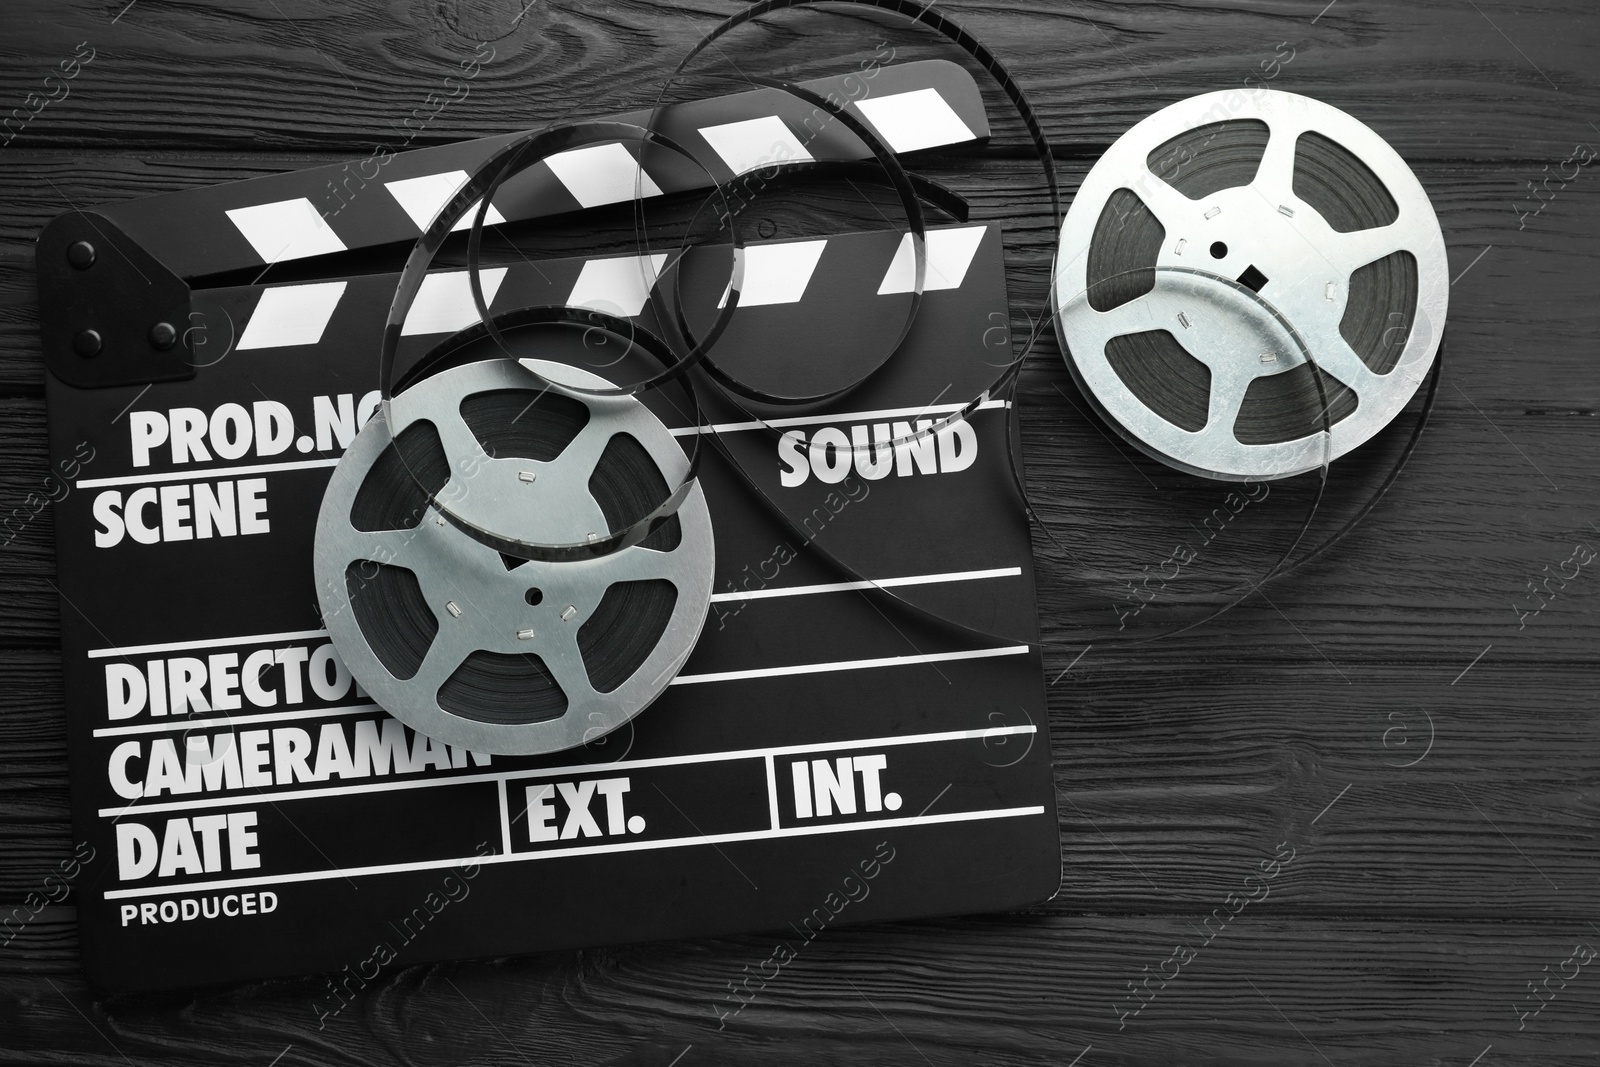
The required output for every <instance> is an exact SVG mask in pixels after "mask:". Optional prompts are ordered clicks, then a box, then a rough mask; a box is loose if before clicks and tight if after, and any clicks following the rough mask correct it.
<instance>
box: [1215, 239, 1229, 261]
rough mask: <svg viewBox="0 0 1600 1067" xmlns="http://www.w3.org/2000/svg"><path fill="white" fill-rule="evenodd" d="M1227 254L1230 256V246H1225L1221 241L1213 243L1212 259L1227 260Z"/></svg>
mask: <svg viewBox="0 0 1600 1067" xmlns="http://www.w3.org/2000/svg"><path fill="white" fill-rule="evenodd" d="M1227 254H1228V246H1227V245H1225V244H1223V243H1222V242H1221V241H1213V242H1212V243H1211V258H1212V259H1223V258H1225V257H1226V256H1227Z"/></svg>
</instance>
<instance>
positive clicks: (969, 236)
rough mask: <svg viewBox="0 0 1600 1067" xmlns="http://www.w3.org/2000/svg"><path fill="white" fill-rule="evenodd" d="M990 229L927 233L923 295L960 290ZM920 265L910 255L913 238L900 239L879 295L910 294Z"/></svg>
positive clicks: (978, 227) (979, 227)
mask: <svg viewBox="0 0 1600 1067" xmlns="http://www.w3.org/2000/svg"><path fill="white" fill-rule="evenodd" d="M988 229H989V227H987V226H965V227H961V228H958V229H953V230H929V231H928V235H927V236H928V256H927V266H926V268H925V270H924V272H923V276H922V291H923V292H925V293H926V292H929V291H931V290H933V289H959V288H961V283H962V281H963V280H964V279H965V278H966V276H967V268H968V267H970V266H971V265H972V257H973V256H974V255H976V254H977V252H978V246H979V245H980V244H982V243H983V235H984V234H985V233H987V232H988ZM916 276H917V261H916V257H915V256H914V255H913V254H912V251H911V235H910V234H909V233H908V234H906V235H905V236H903V237H901V238H900V247H899V248H897V249H895V253H894V260H893V261H892V262H891V263H890V264H889V270H888V273H886V274H885V275H884V276H883V283H882V284H881V285H879V286H878V295H879V296H886V295H888V294H890V293H909V292H911V291H912V290H913V289H914V288H915V287H916V286H915V282H916Z"/></svg>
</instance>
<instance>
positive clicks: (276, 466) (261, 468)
mask: <svg viewBox="0 0 1600 1067" xmlns="http://www.w3.org/2000/svg"><path fill="white" fill-rule="evenodd" d="M338 462H339V460H338V458H337V457H334V458H332V459H301V460H295V461H294V462H292V463H247V464H244V465H242V466H238V467H205V468H196V469H194V470H183V471H164V472H162V473H161V474H128V475H121V476H119V477H116V478H80V479H79V480H78V481H76V482H74V483H73V486H74V487H75V488H78V489H99V488H100V487H101V486H109V485H153V484H155V483H156V482H181V481H189V480H191V479H205V478H222V477H225V476H228V475H233V474H277V473H280V472H282V471H300V470H311V469H312V468H315V467H332V466H333V465H334V464H336V463H338Z"/></svg>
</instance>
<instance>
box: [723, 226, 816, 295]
mask: <svg viewBox="0 0 1600 1067" xmlns="http://www.w3.org/2000/svg"><path fill="white" fill-rule="evenodd" d="M827 247H828V242H827V241H826V240H821V241H788V242H785V243H783V244H776V245H751V246H749V247H747V248H746V249H745V250H744V287H743V288H741V289H740V290H739V306H740V307H742V308H747V307H757V306H759V305H761V304H798V303H799V302H800V299H801V298H802V297H804V296H805V295H806V286H807V285H808V284H810V282H811V275H812V274H813V273H815V272H816V269H817V260H819V259H821V258H822V250H823V249H825V248H827ZM727 303H728V287H727V286H724V287H723V290H722V299H721V300H718V301H717V307H724V306H726V305H727Z"/></svg>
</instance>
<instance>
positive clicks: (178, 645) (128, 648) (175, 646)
mask: <svg viewBox="0 0 1600 1067" xmlns="http://www.w3.org/2000/svg"><path fill="white" fill-rule="evenodd" d="M327 636H328V631H326V630H290V631H288V632H286V633H281V634H245V635H243V636H241V637H212V638H208V639H204V640H200V641H166V642H163V643H161V644H155V645H124V646H122V647H121V648H92V649H90V650H89V658H90V659H107V658H110V657H114V656H137V655H140V654H142V653H145V652H182V651H184V650H185V649H190V648H227V647H230V646H232V645H276V644H279V643H283V642H289V641H304V640H305V639H307V638H310V637H327Z"/></svg>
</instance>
